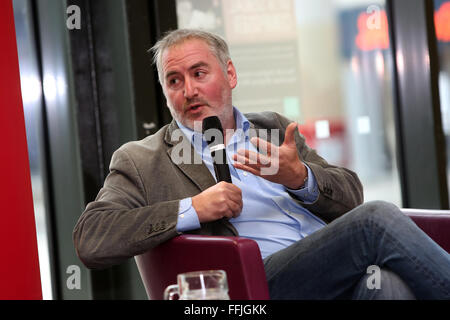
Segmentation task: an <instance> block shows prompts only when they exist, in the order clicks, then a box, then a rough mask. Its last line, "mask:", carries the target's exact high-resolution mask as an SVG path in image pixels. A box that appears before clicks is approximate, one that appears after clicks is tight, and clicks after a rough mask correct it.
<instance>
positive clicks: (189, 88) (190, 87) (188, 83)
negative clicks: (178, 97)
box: [184, 78, 198, 98]
mask: <svg viewBox="0 0 450 320" xmlns="http://www.w3.org/2000/svg"><path fill="white" fill-rule="evenodd" d="M197 93H198V90H197V86H196V84H195V81H193V80H191V79H189V78H187V79H186V80H185V81H184V97H185V98H192V97H194V96H196V95H197Z"/></svg>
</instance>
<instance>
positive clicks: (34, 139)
mask: <svg viewBox="0 0 450 320" xmlns="http://www.w3.org/2000/svg"><path fill="white" fill-rule="evenodd" d="M13 5H14V20H15V26H16V38H17V47H18V54H19V67H20V81H21V86H22V100H23V109H24V115H25V126H26V131H27V143H28V156H29V161H30V172H31V184H32V189H33V204H34V214H35V220H36V232H37V241H38V251H39V267H40V272H41V283H42V295H43V299H44V300H50V299H52V298H53V295H52V283H51V268H50V251H49V237H48V224H47V219H48V218H47V214H46V212H47V205H46V203H47V202H46V180H45V176H46V172H45V155H44V145H43V141H44V140H43V131H42V126H43V119H42V115H43V106H42V90H41V88H42V84H41V80H40V74H39V67H38V62H37V56H36V52H37V51H36V46H35V33H34V26H33V19H32V11H31V7H30V3H29V1H28V0H14V1H13Z"/></svg>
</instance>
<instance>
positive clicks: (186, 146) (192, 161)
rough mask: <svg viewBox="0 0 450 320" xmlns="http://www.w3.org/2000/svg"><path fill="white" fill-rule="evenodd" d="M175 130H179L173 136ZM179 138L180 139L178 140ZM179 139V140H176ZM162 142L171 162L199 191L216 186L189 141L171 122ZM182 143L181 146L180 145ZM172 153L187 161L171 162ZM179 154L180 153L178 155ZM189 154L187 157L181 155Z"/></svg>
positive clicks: (173, 122) (174, 123) (175, 124)
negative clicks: (166, 147) (165, 146)
mask: <svg viewBox="0 0 450 320" xmlns="http://www.w3.org/2000/svg"><path fill="white" fill-rule="evenodd" d="M175 130H179V132H177V133H176V134H175ZM180 136H181V138H180ZM176 138H179V139H176ZM164 141H165V142H166V143H167V144H168V146H169V147H168V149H167V154H168V155H169V157H170V158H171V159H172V162H173V163H174V164H175V165H176V166H177V167H178V168H179V169H180V170H181V171H182V172H183V173H184V174H185V175H186V176H187V177H188V178H189V179H190V180H191V181H192V182H193V183H194V184H195V185H196V186H197V187H198V188H199V189H200V190H201V191H204V190H206V189H208V188H209V187H212V186H213V185H214V184H216V180H215V179H214V177H213V176H212V175H211V173H210V172H209V170H208V168H207V167H206V165H205V164H204V163H203V161H202V160H201V157H200V156H199V155H198V154H197V152H196V151H195V149H194V147H193V146H192V144H191V143H190V141H189V139H188V138H187V137H186V136H185V135H184V134H183V133H182V132H181V129H180V128H179V127H178V125H177V123H176V122H175V121H174V120H173V121H172V122H171V123H170V124H169V127H168V129H167V131H166V135H165V137H164ZM180 143H182V144H183V145H180ZM173 152H175V153H176V155H177V156H180V158H183V159H185V160H187V161H173V157H172V156H173ZM180 152H181V153H180ZM184 152H188V153H190V154H189V155H188V156H186V155H184V154H182V153H184Z"/></svg>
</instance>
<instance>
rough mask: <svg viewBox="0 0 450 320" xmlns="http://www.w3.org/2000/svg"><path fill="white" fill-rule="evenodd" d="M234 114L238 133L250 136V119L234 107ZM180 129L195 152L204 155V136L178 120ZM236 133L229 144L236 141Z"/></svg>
mask: <svg viewBox="0 0 450 320" xmlns="http://www.w3.org/2000/svg"><path fill="white" fill-rule="evenodd" d="M233 114H234V120H235V121H236V131H237V132H241V134H242V133H244V134H245V135H247V134H248V129H249V128H250V122H249V121H248V119H247V118H246V117H245V116H244V115H243V114H242V113H241V112H240V111H239V110H238V108H236V107H233ZM175 121H176V123H177V125H178V127H180V129H181V131H182V132H183V134H184V135H185V136H186V137H187V138H188V139H189V141H190V142H191V144H192V145H193V146H194V148H195V150H196V151H197V152H200V153H202V152H203V149H205V148H206V147H207V145H208V144H207V143H206V141H205V140H203V134H202V133H201V132H196V131H194V130H192V129H190V128H188V127H185V126H184V125H182V124H181V122H179V121H178V120H175ZM235 136H236V132H235V134H234V135H233V137H232V138H231V139H230V141H229V142H228V144H230V143H231V142H235V141H236V137H235Z"/></svg>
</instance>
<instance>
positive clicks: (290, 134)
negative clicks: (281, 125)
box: [283, 122, 298, 145]
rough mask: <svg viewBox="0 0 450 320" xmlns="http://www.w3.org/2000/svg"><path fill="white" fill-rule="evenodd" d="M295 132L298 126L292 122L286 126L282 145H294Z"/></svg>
mask: <svg viewBox="0 0 450 320" xmlns="http://www.w3.org/2000/svg"><path fill="white" fill-rule="evenodd" d="M295 130H298V124H297V123H296V122H293V123H291V124H289V125H288V126H287V128H286V133H285V135H284V142H283V144H287V145H292V144H293V145H295V138H294V133H295Z"/></svg>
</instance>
